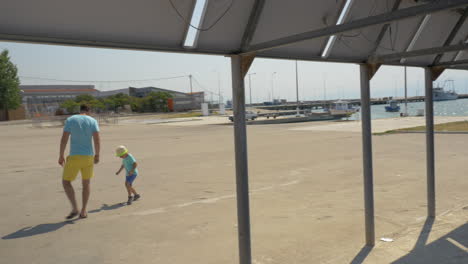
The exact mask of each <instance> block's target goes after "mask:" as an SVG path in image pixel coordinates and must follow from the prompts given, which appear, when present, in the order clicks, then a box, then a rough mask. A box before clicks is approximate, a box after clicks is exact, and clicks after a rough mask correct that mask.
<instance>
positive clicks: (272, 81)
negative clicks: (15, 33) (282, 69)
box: [271, 72, 276, 104]
mask: <svg viewBox="0 0 468 264" xmlns="http://www.w3.org/2000/svg"><path fill="white" fill-rule="evenodd" d="M275 75H276V72H273V73H272V74H271V103H272V104H273V101H274V100H275V97H274V96H273V86H274V79H273V78H274V77H275Z"/></svg>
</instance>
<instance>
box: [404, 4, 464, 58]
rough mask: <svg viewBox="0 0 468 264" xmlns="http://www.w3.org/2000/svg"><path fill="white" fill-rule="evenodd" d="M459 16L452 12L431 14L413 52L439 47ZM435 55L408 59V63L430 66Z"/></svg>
mask: <svg viewBox="0 0 468 264" xmlns="http://www.w3.org/2000/svg"><path fill="white" fill-rule="evenodd" d="M459 17H460V14H459V13H458V12H455V11H453V10H449V11H444V12H439V13H433V14H432V15H431V17H430V19H429V21H428V23H427V24H426V26H425V28H424V30H423V31H422V33H421V35H420V36H419V38H418V40H417V41H416V44H415V45H414V47H413V50H419V49H427V48H431V47H441V46H443V45H444V43H445V41H446V39H447V37H448V36H449V34H450V32H451V31H452V29H453V27H454V26H455V24H456V23H457V21H458V18H459ZM435 57H436V55H433V56H421V57H414V58H409V59H408V63H414V64H419V65H430V64H432V62H433V61H434V59H435Z"/></svg>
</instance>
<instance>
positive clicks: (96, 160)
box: [93, 132, 101, 164]
mask: <svg viewBox="0 0 468 264" xmlns="http://www.w3.org/2000/svg"><path fill="white" fill-rule="evenodd" d="M93 141H94V152H95V153H94V164H98V163H99V152H100V151H101V138H100V137H99V132H94V133H93Z"/></svg>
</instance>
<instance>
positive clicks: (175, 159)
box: [0, 118, 468, 264]
mask: <svg viewBox="0 0 468 264" xmlns="http://www.w3.org/2000/svg"><path fill="white" fill-rule="evenodd" d="M203 120H204V121H203V122H201V121H187V122H180V123H166V124H143V123H121V124H119V125H112V126H102V127H101V129H102V133H101V135H102V140H103V146H102V152H101V156H102V157H101V159H102V160H101V163H100V164H99V165H97V166H96V169H95V172H96V176H95V178H94V179H93V180H92V194H91V200H90V204H89V218H88V219H84V220H76V221H72V222H64V221H63V219H64V216H65V215H67V214H68V213H69V210H70V207H69V204H68V201H67V200H66V198H65V194H64V192H63V190H62V186H61V178H60V175H61V168H60V167H59V166H58V164H57V159H58V156H57V154H58V148H59V146H58V143H59V140H60V135H61V128H59V127H46V128H32V126H31V125H27V124H23V125H10V126H1V127H0V146H1V147H2V153H3V156H2V159H0V175H1V177H0V185H1V186H2V188H1V189H0V197H1V199H0V208H1V210H2V217H1V218H0V236H1V238H2V239H0V256H1V262H2V263H171V264H185V263H194V264H197V263H203V264H206V263H213V264H214V263H216V264H218V263H238V245H237V216H236V200H235V190H236V186H235V174H234V148H233V128H232V126H231V125H222V124H215V123H220V122H224V121H221V119H220V121H219V122H218V121H216V122H215V121H212V122H210V120H214V119H209V118H208V119H206V118H205V119H203ZM207 120H208V121H207ZM336 124H339V123H336V122H316V123H303V124H297V123H296V124H282V125H257V126H249V127H248V148H249V171H250V176H249V177H250V190H251V196H250V206H251V208H250V214H251V225H252V258H253V263H255V264H276V263H278V264H279V263H288V264H289V263H397V264H403V263H468V249H467V247H468V223H467V219H468V195H467V190H468V180H467V179H468V178H467V169H466V160H467V157H468V148H467V139H468V135H439V134H437V135H436V138H435V140H436V153H437V154H436V193H437V218H436V219H435V221H432V220H430V219H426V217H425V216H426V180H425V179H426V175H425V168H426V167H425V166H426V165H425V136H424V134H395V135H384V136H374V137H373V143H374V146H373V150H374V183H375V187H374V191H375V215H376V216H375V221H376V240H377V241H376V245H375V246H374V247H373V248H368V247H364V211H363V210H364V209H363V205H364V202H363V187H362V178H363V177H362V159H361V134H360V133H359V132H357V131H356V132H350V131H347V130H342V129H324V130H311V129H307V128H310V127H326V126H330V125H336ZM415 125H418V124H415ZM388 126H391V125H388ZM121 144H125V145H127V146H128V147H129V149H130V152H131V153H133V154H134V155H135V157H136V158H137V159H138V161H139V164H140V174H141V175H140V176H139V178H138V179H137V180H136V182H135V188H136V189H137V191H138V192H140V193H141V194H142V199H141V200H140V201H137V202H135V203H134V204H132V205H130V206H123V205H122V204H121V203H122V202H124V201H125V200H126V196H127V195H126V191H125V188H124V177H123V176H122V175H120V176H116V175H115V171H116V170H117V169H118V167H119V165H120V160H119V159H118V158H116V157H114V155H113V151H114V148H115V147H116V146H117V145H121ZM79 185H80V183H79V181H76V182H75V183H74V186H75V188H76V189H77V191H78V192H77V194H78V197H80V196H81V195H80V193H79V190H80V187H79ZM381 238H391V239H393V242H384V241H381V240H380V239H381Z"/></svg>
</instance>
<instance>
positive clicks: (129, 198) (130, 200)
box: [127, 196, 133, 205]
mask: <svg viewBox="0 0 468 264" xmlns="http://www.w3.org/2000/svg"><path fill="white" fill-rule="evenodd" d="M132 201H133V197H131V196H129V197H128V201H127V204H128V205H131V204H132Z"/></svg>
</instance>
